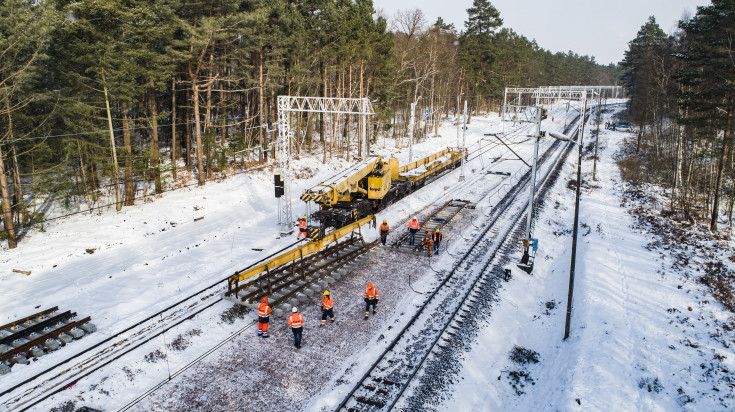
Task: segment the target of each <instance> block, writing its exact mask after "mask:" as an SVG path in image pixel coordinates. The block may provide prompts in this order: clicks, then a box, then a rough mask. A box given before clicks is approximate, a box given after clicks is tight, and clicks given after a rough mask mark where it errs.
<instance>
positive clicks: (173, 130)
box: [171, 77, 177, 181]
mask: <svg viewBox="0 0 735 412" xmlns="http://www.w3.org/2000/svg"><path fill="white" fill-rule="evenodd" d="M176 140H177V136H176V78H175V77H174V78H173V79H171V175H172V177H173V180H174V181H176V155H177V153H176V150H177V146H176Z"/></svg>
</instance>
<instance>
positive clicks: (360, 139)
mask: <svg viewBox="0 0 735 412" xmlns="http://www.w3.org/2000/svg"><path fill="white" fill-rule="evenodd" d="M364 78H365V60H362V59H360V99H362V98H363V94H362V92H363V90H364V88H363V81H364ZM364 121H365V116H363V115H360V116H358V118H357V122H358V126H357V130H358V132H357V133H358V134H357V136H358V143H357V152H358V153H360V155H362V152H363V148H362V145H363V141H365V145H367V139H366V138H365V136H363V135H362V130H363V129H364V127H362V123H363V122H364ZM364 152H365V153H366V154H367V147H366V148H365V150H364Z"/></svg>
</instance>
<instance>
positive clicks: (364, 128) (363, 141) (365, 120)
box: [361, 99, 368, 159]
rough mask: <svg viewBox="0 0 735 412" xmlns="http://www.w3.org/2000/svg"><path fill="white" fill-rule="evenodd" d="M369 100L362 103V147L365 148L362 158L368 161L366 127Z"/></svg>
mask: <svg viewBox="0 0 735 412" xmlns="http://www.w3.org/2000/svg"><path fill="white" fill-rule="evenodd" d="M366 103H367V99H363V101H362V109H361V111H362V147H363V153H362V158H363V159H367V157H368V147H367V133H366V130H367V126H366V125H365V124H366V123H367V115H366V114H365V113H366V112H367V104H366Z"/></svg>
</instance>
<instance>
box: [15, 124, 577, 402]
mask: <svg viewBox="0 0 735 412" xmlns="http://www.w3.org/2000/svg"><path fill="white" fill-rule="evenodd" d="M574 123H575V122H574V121H572V122H570V125H573V124H574ZM570 127H571V126H570ZM524 131H526V130H525V128H523V127H520V128H518V129H516V130H515V131H514V132H513V133H511V134H509V135H508V137H510V136H515V135H518V134H520V133H523V132H524ZM521 143H522V142H514V143H512V144H521ZM499 145H500V144H499V143H489V144H487V145H484V146H483V145H479V147H478V148H476V149H475V150H470V151H469V153H468V162H469V161H471V160H473V159H476V158H478V157H482V156H483V155H484V154H485V153H487V152H489V151H490V150H492V149H493V148H496V147H497V146H499ZM556 146H557V143H554V145H552V146H551V148H555V147H556ZM551 148H549V150H550V149H551ZM549 150H547V151H546V153H544V158H546V157H547V156H548V153H549ZM503 160H505V159H501V158H496V159H495V162H497V161H503ZM488 166H489V165H488ZM486 167H487V166H485V165H484V164H483V169H485V168H486ZM524 169H525V168H524V167H520V168H519V169H518V170H517V171H516V172H515V173H513V174H512V175H511V176H509V177H508V178H506V179H503V180H501V181H499V182H497V183H496V184H494V185H492V186H491V187H489V188H486V189H484V190H483V193H482V195H481V198H490V197H492V196H494V195H496V194H497V195H500V193H501V192H502V190H503V188H505V187H506V186H508V185H510V184H511V183H509V182H512V181H513V180H514V179H518V182H517V183H516V184H515V185H514V186H513V188H515V189H512V190H508V191H507V193H506V194H505V196H504V197H503V199H508V200H505V201H506V202H509V203H512V202H511V200H512V198H513V197H514V196H515V194H516V193H518V191H519V190H521V187H523V186H524V185H523V184H522V183H521V182H525V181H526V180H527V176H528V175H529V174H530V171H525V172H524ZM519 175H521V177H519ZM483 176H484V174H481V173H477V174H471V175H470V176H468V179H467V180H466V181H464V182H460V183H459V184H456V185H454V187H452V188H451V189H450V190H447V191H445V192H444V193H443V195H442V196H440V197H439V198H437V199H436V200H435V201H434V202H433V203H432V204H441V203H443V202H446V201H447V200H448V199H451V198H452V196H453V194H455V193H456V192H458V191H459V190H461V189H464V188H466V187H467V186H469V185H473V184H476V183H477V181H479V180H480V179H481V178H482V177H483ZM511 193H512V194H511ZM497 209H498V207H497V206H496V207H495V208H493V211H492V213H491V216H493V217H491V219H493V222H495V221H498V220H499V219H501V216H505V215H502V214H497V213H495V211H496V210H497ZM427 215H428V216H429V218H430V217H431V216H432V215H431V214H430V213H429V214H427V213H424V216H427ZM407 221H408V217H406V218H404V219H402V220H400V221H397V222H394V223H393V225H394V227H401V226H402V225H404V224H405V223H406V222H407ZM473 225H474V224H473ZM484 238H486V237H482V238H480V239H478V242H479V241H480V240H481V239H484ZM298 243H299V242H294V243H292V244H289V245H288V246H286V247H284V248H282V249H281V250H279V251H276V252H274V253H273V254H271V255H270V256H267V257H265V258H263V259H261V260H259V261H258V262H256V263H254V264H253V265H251V266H255V265H257V264H260V263H262V262H264V261H267V260H268V259H270V258H271V257H273V256H276V255H278V254H279V253H281V252H283V251H286V250H288V249H290V248H292V247H293V246H295V245H296V244H298ZM476 243H477V242H476ZM377 244H378V242H372V243H365V242H364V241H363V240H362V239H361V238H360V239H355V240H351V241H348V242H343V243H342V244H340V245H335V247H339V248H343V249H340V250H341V251H342V252H343V253H338V251H337V250H330V251H329V252H326V251H324V252H326V253H323V254H322V255H320V256H319V257H318V258H314V259H312V262H311V263H312V264H313V265H315V266H317V267H318V269H316V268H315V269H314V270H313V271H312V272H313V274H315V277H313V278H310V279H307V280H305V281H304V282H301V283H300V284H299V286H301V287H304V286H308V285H309V284H314V285H316V286H319V282H320V280H322V279H324V278H325V276H327V275H329V274H331V273H333V272H335V271H336V269H337V268H338V267H339V266H344V265H345V264H347V263H349V262H354V261H355V260H356V259H358V258H359V257H360V256H364V255H365V254H366V253H367V252H368V251H369V250H370V249H372V248H373V247H375V246H377ZM445 247H446V246H445ZM493 256H494V254H493ZM465 260H466V259H463V261H465ZM491 260H492V259H491ZM487 264H489V261H488V263H487ZM321 269H324V270H321ZM452 277H453V276H448V277H447V281H445V282H443V284H445V283H448V282H449V279H450V278H452ZM225 281H226V278H225V279H222V280H220V281H217V282H215V283H213V284H211V285H209V286H206V287H204V288H202V289H201V290H199V291H198V292H196V293H194V294H192V295H189V296H187V297H185V298H183V299H181V300H179V301H177V302H175V303H173V304H171V305H170V306H168V307H167V308H165V309H163V310H160V311H158V312H156V313H154V314H152V315H150V316H148V317H147V318H145V319H143V320H141V321H139V322H136V323H135V324H133V325H130V326H129V327H126V328H125V329H123V330H121V331H119V332H116V333H114V334H112V335H109V336H107V337H106V338H104V339H102V340H100V341H99V342H96V343H95V344H93V345H92V346H89V347H87V348H85V349H83V350H81V351H80V352H78V353H76V354H74V355H72V356H70V357H68V358H66V359H64V360H63V361H60V362H58V363H56V364H54V365H53V366H50V367H48V368H45V369H44V370H42V371H40V372H38V373H36V374H34V375H33V376H31V377H29V378H27V379H25V380H23V381H22V382H19V383H16V384H14V385H13V386H11V387H9V388H7V389H4V390H3V391H2V392H0V408H2V409H3V410H27V409H29V408H32V407H33V406H35V405H38V404H39V403H41V402H43V401H44V400H46V399H48V398H49V397H51V396H53V395H54V394H56V393H59V392H60V391H62V390H64V389H66V388H68V387H70V386H73V385H74V384H75V383H76V382H77V381H79V380H80V379H82V378H85V377H87V376H89V375H90V374H92V373H94V372H96V371H98V370H100V369H101V368H103V367H105V366H107V365H109V364H110V363H112V362H114V361H115V360H117V359H119V358H121V357H122V356H125V355H126V354H128V353H130V352H132V351H133V350H135V349H137V348H139V347H141V346H143V345H145V344H146V343H148V342H150V341H151V340H153V339H155V338H157V337H159V336H161V335H162V334H164V333H166V332H167V331H169V330H170V329H172V328H174V327H176V326H178V325H180V324H182V323H183V322H185V321H186V320H189V319H191V318H193V317H194V316H197V315H200V314H202V313H203V312H204V311H206V310H208V309H211V308H219V306H218V304H219V303H220V302H222V301H223V299H222V298H221V297H220V295H219V292H221V290H220V289H221V288H222V286H223V283H224V282H225ZM477 281H479V278H478V280H477ZM477 281H476V282H477ZM468 293H469V292H468ZM432 296H436V293H435V294H433V295H432ZM290 297H291V296H285V297H284V298H283V299H281V301H280V302H278V304H285V303H287V302H288V298H290ZM430 300H431V299H428V300H427V304H428V302H429V301H430ZM425 306H427V307H428V305H425ZM460 306H461V305H460ZM457 310H459V309H457ZM456 313H457V312H456V311H455V314H456ZM419 318H420V315H419V314H417V316H415V317H414V318H413V319H412V320H411V324H415V323H416V321H417V320H418V319H419ZM253 325H254V322H248V323H247V324H246V325H244V326H243V327H242V328H241V329H239V330H237V331H236V332H235V333H232V334H230V336H229V337H227V338H226V339H224V340H222V341H220V342H219V343H217V344H216V345H214V346H213V347H212V348H211V349H210V350H208V351H207V352H205V353H204V354H202V355H201V356H199V357H197V358H196V359H194V360H193V361H192V362H190V363H189V364H187V365H185V366H184V367H182V368H181V369H179V370H178V371H176V372H175V373H173V374H171V377H172V378H173V377H175V376H177V375H179V374H181V373H183V372H184V371H185V370H187V369H188V368H189V367H190V366H192V365H194V364H195V363H197V362H198V361H200V360H201V359H203V358H204V357H206V356H207V355H209V354H211V353H212V352H214V351H215V350H217V349H218V348H220V347H221V346H222V345H224V344H225V343H227V342H229V341H231V340H232V339H234V338H235V337H237V336H238V335H240V334H241V333H242V332H244V331H245V330H247V329H249V328H251V327H253ZM407 327H408V326H407ZM445 328H446V327H445ZM100 333H101V332H97V334H100ZM441 336H442V334H441V333H440V334H439V337H441ZM437 339H438V338H437ZM423 360H425V357H424V358H423V359H422V360H421V362H423ZM377 365H378V362H376V365H374V366H377ZM414 374H415V373H414ZM366 376H369V375H366ZM166 382H168V379H167V380H165V381H162V382H161V383H159V384H157V385H155V386H154V387H153V388H151V389H150V390H148V391H147V392H145V393H144V394H142V395H141V396H139V397H138V398H136V399H135V400H134V401H133V402H131V403H129V404H128V405H126V406H125V407H123V408H122V409H121V410H127V409H128V408H130V407H131V406H133V405H135V404H136V403H137V402H138V401H140V400H141V399H143V398H145V397H146V396H148V395H149V394H150V393H152V392H153V391H155V390H156V389H157V388H159V387H160V386H162V385H163V384H165V383H166ZM409 382H410V381H409ZM403 390H405V387H404V388H403ZM403 390H401V393H402V392H403ZM353 392H354V391H353Z"/></svg>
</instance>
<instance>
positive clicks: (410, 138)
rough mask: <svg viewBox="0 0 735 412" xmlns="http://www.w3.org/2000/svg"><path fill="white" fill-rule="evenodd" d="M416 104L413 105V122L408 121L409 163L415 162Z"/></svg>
mask: <svg viewBox="0 0 735 412" xmlns="http://www.w3.org/2000/svg"><path fill="white" fill-rule="evenodd" d="M415 110H416V103H411V120H409V121H408V163H411V162H413V121H414V117H416V113H415Z"/></svg>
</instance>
